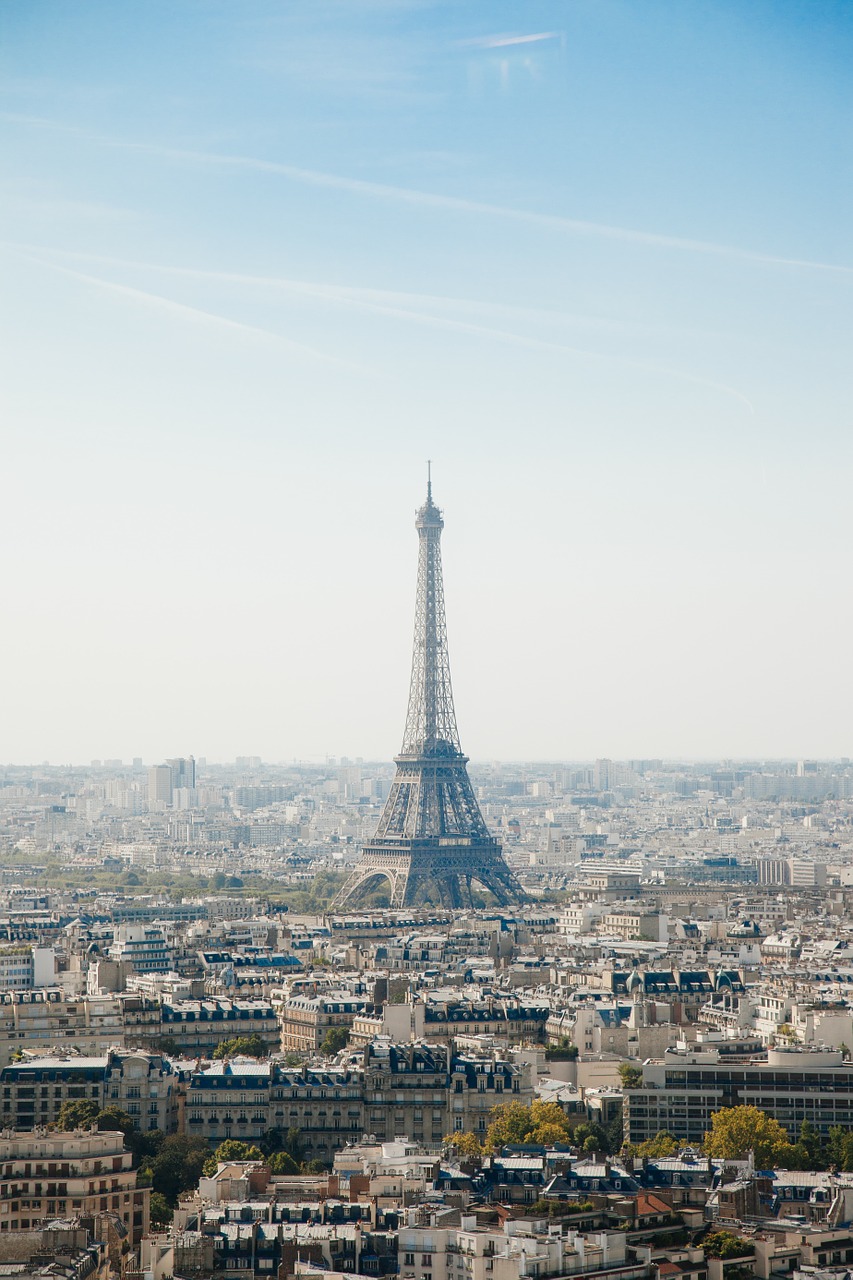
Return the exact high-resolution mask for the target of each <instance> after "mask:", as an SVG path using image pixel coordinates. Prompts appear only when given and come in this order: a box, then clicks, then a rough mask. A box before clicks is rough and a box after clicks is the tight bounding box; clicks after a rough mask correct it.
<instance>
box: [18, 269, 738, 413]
mask: <svg viewBox="0 0 853 1280" xmlns="http://www.w3.org/2000/svg"><path fill="white" fill-rule="evenodd" d="M72 256H74V255H72ZM77 256H82V257H87V258H90V259H91V258H95V257H97V255H93V254H82V255H77ZM33 260H34V261H39V262H41V263H42V264H43V265H45V266H54V267H55V269H56V270H57V271H63V272H65V273H66V274H68V275H72V276H76V277H78V278H79V279H81V280H86V281H89V282H91V283H94V284H100V285H102V286H103V287H105V288H111V289H114V290H117V291H118V292H120V293H125V294H129V295H132V296H135V297H137V298H138V299H144V300H147V301H158V302H160V303H164V304H166V305H167V306H168V307H169V309H170V310H177V311H178V312H190V313H192V315H193V316H197V317H204V318H206V319H214V320H217V321H218V322H219V323H222V324H225V325H229V326H233V327H235V328H238V329H243V330H247V331H248V332H250V333H258V334H263V335H264V336H266V337H277V336H278V335H275V334H271V333H269V332H268V331H267V330H264V329H254V328H253V327H252V326H249V325H244V324H242V323H240V322H238V321H233V320H226V319H224V318H223V317H219V316H215V315H212V313H210V312H207V311H200V310H198V309H197V308H195V307H187V306H186V305H185V304H184V303H178V302H173V301H172V300H171V299H165V298H162V297H161V296H160V295H159V294H151V293H148V292H145V291H143V290H139V289H134V288H131V287H130V286H129V285H118V284H114V283H112V282H110V281H105V280H102V279H101V278H100V277H98V276H90V275H88V274H86V273H83V272H78V271H73V270H71V269H70V268H68V267H61V266H58V265H56V264H53V263H49V262H47V261H45V260H44V259H41V258H34V259H33ZM98 260H99V261H101V262H105V263H110V264H112V265H121V266H126V267H129V268H132V269H134V270H147V271H161V272H164V273H169V274H173V275H182V276H189V277H194V278H197V279H206V280H218V281H222V282H224V283H232V284H250V285H262V286H265V287H267V288H269V287H272V288H278V289H284V290H287V291H289V292H292V293H295V294H298V295H301V296H303V297H310V298H313V299H316V300H318V301H323V302H329V303H333V304H336V305H342V306H348V307H351V308H354V309H356V310H360V311H362V312H366V313H368V314H373V315H380V316H383V317H387V318H390V319H394V320H404V321H409V322H411V323H413V324H420V325H425V326H427V327H428V328H433V329H441V330H444V331H448V332H453V333H464V334H467V335H468V336H469V337H478V338H486V339H488V340H491V341H495V342H500V343H503V344H506V345H509V346H514V347H522V348H526V349H527V350H532V351H546V352H552V353H554V354H558V355H570V356H575V357H578V358H580V359H583V360H592V361H596V362H602V363H608V364H610V363H613V364H618V365H622V366H623V367H625V368H630V369H638V370H641V371H643V372H645V373H657V374H661V375H663V376H665V377H670V378H677V379H679V380H680V381H683V382H690V383H693V384H695V385H698V386H704V387H709V388H711V389H713V390H716V391H722V392H723V393H724V394H725V395H728V396H731V397H733V398H734V399H736V400H738V401H739V402H740V403H741V404H744V405H746V407H747V408H748V409H749V411H750V413H752V414H754V413H755V409H754V406H753V404H752V402H751V401H750V400H749V398H748V397H747V396H745V395H744V394H743V392H742V391H739V390H738V389H737V388H736V387H730V386H728V385H727V384H726V383H723V382H716V381H714V380H713V379H711V378H704V377H701V376H699V375H696V374H692V373H686V372H685V371H684V370H681V369H674V368H672V367H670V366H668V365H661V364H657V363H656V362H654V361H648V360H631V359H626V358H625V357H623V356H617V355H612V354H611V353H607V352H599V351H590V350H589V349H588V348H585V347H577V346H572V345H570V344H568V343H565V342H555V341H551V340H549V339H547V338H537V337H530V336H528V335H526V334H521V333H514V332H512V330H509V329H499V328H496V327H494V326H492V325H484V324H478V323H475V322H473V321H470V320H459V319H455V318H454V317H452V316H442V315H436V314H435V313H433V312H430V311H425V310H423V309H420V310H419V309H418V308H417V305H411V304H416V303H417V302H424V301H427V302H428V303H430V304H446V303H447V302H451V303H452V302H453V301H454V300H453V299H442V298H435V297H430V296H429V295H420V294H405V293H393V292H391V291H385V290H378V289H358V288H353V287H351V286H346V285H328V284H317V283H314V282H312V281H305V280H291V279H287V278H282V277H275V276H273V277H268V276H252V275H246V274H241V273H238V272H224V271H208V270H204V269H199V268H193V267H162V266H157V265H155V264H150V263H141V262H132V261H128V260H125V259H109V258H106V259H105V258H98ZM403 303H409V304H410V305H403ZM468 305H475V304H468ZM487 305H488V304H487ZM283 341H284V340H283ZM288 345H294V344H291V343H288ZM303 350H306V351H309V352H311V354H314V355H319V354H320V353H318V352H313V351H312V349H311V348H303ZM324 358H327V359H328V358H330V357H324ZM336 363H342V362H340V361H337V362H336Z"/></svg>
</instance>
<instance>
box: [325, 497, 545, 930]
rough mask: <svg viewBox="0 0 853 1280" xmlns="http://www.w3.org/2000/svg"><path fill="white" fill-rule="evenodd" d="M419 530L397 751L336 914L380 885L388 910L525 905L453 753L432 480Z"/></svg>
mask: <svg viewBox="0 0 853 1280" xmlns="http://www.w3.org/2000/svg"><path fill="white" fill-rule="evenodd" d="M415 527H416V528H417V531H418V542H419V546H418V593H417V602H416V605H415V643H414V653H413V657H412V680H411V685H410V688H409V709H408V712H407V714H406V729H405V733H404V735H403V746H402V750H401V751H400V754H399V755H398V756H397V757H396V758H395V763H396V765H397V772H396V775H395V777H394V781H393V783H392V784H391V791H390V793H389V795H388V799H387V801H386V802H385V808H384V809H383V811H382V817H381V818H380V820H379V826H378V828H377V830H376V835H375V836H374V837H373V839H372V840H370V841H369V842H368V843H367V844H365V845H364V847H363V849H362V853H361V857H360V859H359V861H358V863H357V864H356V866H355V867H354V869H353V871H352V874H351V875H350V877H349V879H348V880H347V882H346V884H345V885H344V886H343V888H342V889H341V891H340V892H339V893H338V895H337V897H336V898H335V900H334V902H333V903H332V907H333V909H336V910H338V909H340V908H343V907H349V906H355V905H356V904H358V903H359V902H360V901H361V900H363V899H364V898H365V897H366V896H367V895H368V894H369V893H371V892H372V891H373V890H374V889H376V888H378V887H379V886H380V885H381V884H382V882H383V881H384V882H387V884H388V886H389V888H390V905H391V906H392V907H409V906H416V905H418V904H421V903H423V904H427V903H430V904H434V905H436V904H441V905H443V906H446V907H465V906H470V905H471V902H472V897H471V887H472V885H480V886H482V887H483V888H484V889H488V890H489V891H490V892H491V893H492V894H493V895H494V897H495V898H496V899H497V901H498V903H499V904H501V905H505V904H507V903H510V902H520V901H523V899H524V895H523V893H522V891H521V889H520V887H519V885H518V883H517V881H516V879H515V877H514V876H513V874H512V872H511V871H510V869H509V867H508V866H507V864H506V863H505V862H504V859H503V856H502V854H501V847H500V844H499V843H498V841H497V840H496V839H495V838H494V836H492V835H491V834H490V833H489V829H488V827H487V826H486V823H485V820H484V818H483V815H482V813H481V812H480V806H479V805H478V804H477V800H476V797H475V795H474V791H473V788H472V786H471V780H470V779H469V777H468V769H467V764H468V757H467V756H466V755H463V754H462V749H461V747H460V745H459V730H458V729H457V727H456V713H455V711H454V709H453V691H452V688H451V684H450V660H449V658H448V653H447V624H446V622H445V616H444V583H443V581H442V575H441V531H442V529H443V528H444V521H443V519H442V516H441V512H440V511H439V509H438V507H437V506H436V505H435V503H434V502H433V500H432V479H431V478H430V479H429V480H428V482H427V499H426V502H425V503H424V505H423V506H422V507H421V508H420V510H419V511H418V513H417V519H416V520H415Z"/></svg>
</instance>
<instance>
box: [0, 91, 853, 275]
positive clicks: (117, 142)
mask: <svg viewBox="0 0 853 1280" xmlns="http://www.w3.org/2000/svg"><path fill="white" fill-rule="evenodd" d="M0 119H4V120H7V121H13V122H17V123H19V124H28V125H31V126H34V127H39V128H47V129H54V130H57V131H62V132H66V133H72V134H74V135H76V136H78V137H82V138H86V139H87V140H89V141H90V142H95V143H98V144H99V145H101V146H108V147H117V148H120V149H124V150H129V151H137V152H140V153H144V154H147V155H153V156H161V157H163V158H164V159H169V160H181V161H184V162H192V163H194V164H204V165H209V166H213V167H220V168H232V169H248V170H251V171H253V172H255V173H270V174H277V175H278V176H279V177H283V178H287V179H288V180H289V181H291V182H299V183H301V184H303V185H305V186H314V187H328V188H330V189H333V190H336V191H349V192H350V193H352V194H353V195H359V196H366V197H371V198H374V199H382V200H391V201H396V202H397V203H402V204H410V205H414V206H418V207H421V208H431V209H444V210H446V211H448V212H455V213H474V214H482V215H484V216H487V217H491V218H502V219H505V220H508V221H512V222H520V223H523V224H525V225H527V226H534V227H540V228H549V229H550V230H552V231H564V232H569V233H571V234H574V235H582V236H595V237H598V238H600V239H605V240H616V241H623V242H625V243H628V244H640V245H647V246H648V247H650V248H663V249H676V250H681V251H684V252H689V253H699V254H713V255H716V256H719V257H726V258H732V259H734V260H738V261H742V262H755V263H759V264H764V265H767V266H783V267H804V268H808V269H809V270H812V271H831V272H838V273H841V274H844V275H853V267H847V266H842V265H839V264H838V263H833V262H816V261H813V260H811V259H807V258H786V257H781V256H776V255H773V254H768V253H759V252H756V251H754V250H751V249H739V248H736V247H734V246H732V245H724V244H716V243H714V242H713V241H710V240H692V239H689V238H686V237H683V236H673V235H666V234H662V233H659V232H653V231H638V230H636V229H634V228H630V227H614V226H610V225H608V224H607V223H601V222H586V221H583V220H581V219H577V218H565V217H562V216H561V215H560V214H551V213H536V212H534V211H531V210H528V209H513V208H508V207H506V206H505V205H497V204H489V203H486V202H484V201H480V200H469V199H467V198H466V197H462V196H447V195H439V194H436V193H434V192H430V191H420V190H418V189H416V188H412V187H398V186H393V185H391V184H389V183H384V182H371V181H369V180H367V179H364V178H348V177H345V176H343V175H342V174H337V173H326V172H323V171H321V170H318V169H304V168H301V167H299V166H297V165H290V164H282V163H280V162H279V161H276V160H260V159H257V158H256V157H253V156H239V155H223V154H221V153H218V152H209V151H194V150H184V149H181V148H178V147H164V146H162V145H160V144H159V143H151V142H132V141H131V142H129V141H127V140H125V139H120V138H111V137H108V136H105V135H102V134H96V133H90V132H88V131H87V130H85V129H79V128H77V127H76V126H74V125H64V124H61V123H58V122H56V121H53V120H45V119H42V118H40V117H37V116H21V115H14V114H12V113H0Z"/></svg>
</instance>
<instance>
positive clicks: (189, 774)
mask: <svg viewBox="0 0 853 1280" xmlns="http://www.w3.org/2000/svg"><path fill="white" fill-rule="evenodd" d="M166 764H167V765H168V766H169V768H170V769H171V770H172V788H173V789H174V790H175V791H177V789H178V788H179V787H186V788H187V790H189V791H192V789H193V788H194V786H195V760H194V758H193V757H192V756H190V757H189V759H184V758H183V757H181V758H179V759H177V760H167V761H166Z"/></svg>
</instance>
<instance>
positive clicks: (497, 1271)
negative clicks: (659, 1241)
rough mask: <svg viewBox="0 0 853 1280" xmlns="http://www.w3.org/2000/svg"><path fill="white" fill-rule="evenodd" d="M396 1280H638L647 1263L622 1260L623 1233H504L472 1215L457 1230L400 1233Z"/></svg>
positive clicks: (513, 1227) (516, 1229)
mask: <svg viewBox="0 0 853 1280" xmlns="http://www.w3.org/2000/svg"><path fill="white" fill-rule="evenodd" d="M397 1247H398V1259H399V1265H400V1280H521V1278H522V1277H539V1278H540V1280H541V1278H542V1277H547V1276H569V1275H578V1274H583V1275H584V1276H588V1275H590V1274H595V1275H598V1276H601V1277H604V1276H607V1275H611V1276H613V1277H614V1278H615V1277H618V1280H642V1278H643V1277H647V1276H649V1275H650V1274H651V1268H650V1266H649V1264H648V1263H642V1262H634V1263H632V1262H631V1261H630V1260H629V1258H628V1248H627V1241H626V1236H625V1233H624V1232H618V1231H601V1232H594V1233H593V1232H590V1233H581V1232H578V1231H569V1232H567V1233H566V1235H565V1236H562V1235H560V1234H559V1233H548V1234H547V1235H546V1234H544V1233H541V1232H534V1231H527V1230H525V1229H524V1228H523V1227H522V1226H521V1225H520V1224H519V1223H515V1222H512V1223H507V1226H506V1229H505V1230H504V1231H497V1230H478V1229H477V1225H476V1218H475V1216H474V1215H470V1216H468V1215H465V1214H463V1215H462V1219H461V1227H446V1228H436V1227H432V1228H426V1227H425V1228H421V1227H407V1228H401V1230H400V1231H399V1234H398V1246H397Z"/></svg>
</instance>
